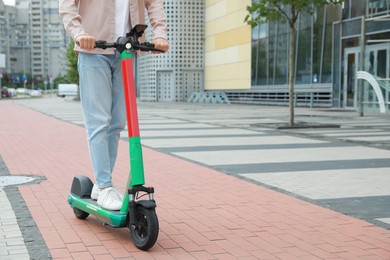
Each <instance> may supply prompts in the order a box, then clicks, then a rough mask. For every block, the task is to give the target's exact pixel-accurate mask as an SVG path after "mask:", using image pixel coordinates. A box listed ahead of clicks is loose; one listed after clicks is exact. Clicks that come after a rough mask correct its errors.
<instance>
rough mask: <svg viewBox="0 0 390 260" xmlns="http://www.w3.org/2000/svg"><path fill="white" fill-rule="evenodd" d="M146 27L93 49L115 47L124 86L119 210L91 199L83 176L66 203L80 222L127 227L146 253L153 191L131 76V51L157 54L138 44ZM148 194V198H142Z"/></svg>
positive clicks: (154, 222) (153, 223) (154, 227)
mask: <svg viewBox="0 0 390 260" xmlns="http://www.w3.org/2000/svg"><path fill="white" fill-rule="evenodd" d="M146 28H147V25H142V24H140V25H137V26H135V27H134V28H133V29H132V30H131V31H130V32H129V33H128V34H127V35H126V37H119V38H118V39H117V40H116V42H115V43H108V42H106V41H96V48H102V49H106V48H115V49H116V50H118V51H119V53H121V67H122V75H123V83H124V96H125V103H126V116H127V126H128V133H129V146H130V148H129V151H130V172H129V177H128V180H127V185H126V187H127V190H126V191H125V194H124V200H123V203H122V207H121V209H120V210H119V211H111V210H106V209H103V208H101V207H100V206H98V205H97V203H96V201H94V200H92V199H91V192H92V187H93V183H92V181H91V180H90V179H89V178H88V177H86V176H76V177H74V179H73V183H72V187H71V194H70V195H69V198H68V202H69V204H70V206H71V207H72V208H73V211H74V214H75V215H76V217H77V218H79V219H86V218H87V217H88V216H89V214H91V215H94V216H96V217H97V218H98V219H100V220H101V221H102V222H103V223H104V224H108V225H111V226H113V227H128V228H129V229H130V237H131V239H132V241H133V243H134V245H135V246H136V247H137V248H139V249H141V250H148V249H149V248H151V247H152V246H153V245H154V244H155V243H156V241H157V236H158V231H159V225H158V219H157V215H156V211H155V208H156V202H155V200H154V198H153V194H154V188H153V187H145V186H144V184H145V178H144V168H143V159H142V147H141V141H140V133H139V123H138V113H137V104H136V95H135V84H134V75H133V62H132V57H133V56H132V55H133V51H137V50H140V51H159V52H163V51H162V50H159V49H156V48H154V45H153V44H151V43H148V42H146V43H140V42H139V38H140V37H141V36H142V34H143V33H144V31H145V29H146ZM146 195H147V198H148V199H141V197H144V196H146Z"/></svg>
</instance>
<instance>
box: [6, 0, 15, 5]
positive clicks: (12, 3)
mask: <svg viewBox="0 0 390 260" xmlns="http://www.w3.org/2000/svg"><path fill="white" fill-rule="evenodd" d="M3 2H4V4H6V5H15V0H3Z"/></svg>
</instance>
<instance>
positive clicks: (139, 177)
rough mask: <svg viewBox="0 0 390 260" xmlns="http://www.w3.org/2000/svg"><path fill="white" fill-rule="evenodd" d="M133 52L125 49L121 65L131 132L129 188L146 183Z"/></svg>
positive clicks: (129, 131) (128, 123) (129, 130)
mask: <svg viewBox="0 0 390 260" xmlns="http://www.w3.org/2000/svg"><path fill="white" fill-rule="evenodd" d="M132 57H133V55H132V53H131V52H128V51H123V52H122V54H121V67H122V77H123V88H124V98H125V103H126V116H127V128H128V133H129V146H130V147H129V152H130V176H131V179H130V180H129V181H130V183H128V185H127V186H128V188H132V187H134V186H138V185H144V184H145V177H144V165H143V158H142V146H141V138H140V133H139V122H138V111H137V99H136V95H135V83H134V75H133V60H132Z"/></svg>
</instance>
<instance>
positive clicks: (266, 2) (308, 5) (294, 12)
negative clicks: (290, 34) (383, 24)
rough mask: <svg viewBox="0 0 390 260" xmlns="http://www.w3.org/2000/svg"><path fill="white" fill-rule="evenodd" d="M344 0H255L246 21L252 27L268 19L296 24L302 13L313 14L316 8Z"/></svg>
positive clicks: (249, 7) (291, 25)
mask: <svg viewBox="0 0 390 260" xmlns="http://www.w3.org/2000/svg"><path fill="white" fill-rule="evenodd" d="M342 2H344V1H343V0H253V1H252V5H251V6H248V7H247V11H248V15H247V16H246V17H245V22H246V23H247V24H249V25H251V26H252V27H255V26H257V25H259V24H263V23H267V22H268V21H285V22H287V23H288V24H289V25H290V27H293V26H294V25H295V22H296V21H297V19H298V16H299V14H300V13H308V14H313V13H314V11H315V9H316V8H319V7H321V6H324V5H327V4H340V3H342Z"/></svg>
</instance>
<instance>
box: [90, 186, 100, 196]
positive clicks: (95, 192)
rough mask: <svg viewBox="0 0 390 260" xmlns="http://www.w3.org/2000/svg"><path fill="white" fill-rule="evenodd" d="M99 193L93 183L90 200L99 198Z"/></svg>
mask: <svg viewBox="0 0 390 260" xmlns="http://www.w3.org/2000/svg"><path fill="white" fill-rule="evenodd" d="M99 193H100V189H99V187H98V185H97V184H96V183H95V185H93V188H92V192H91V199H93V200H97V199H98V198H99Z"/></svg>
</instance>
